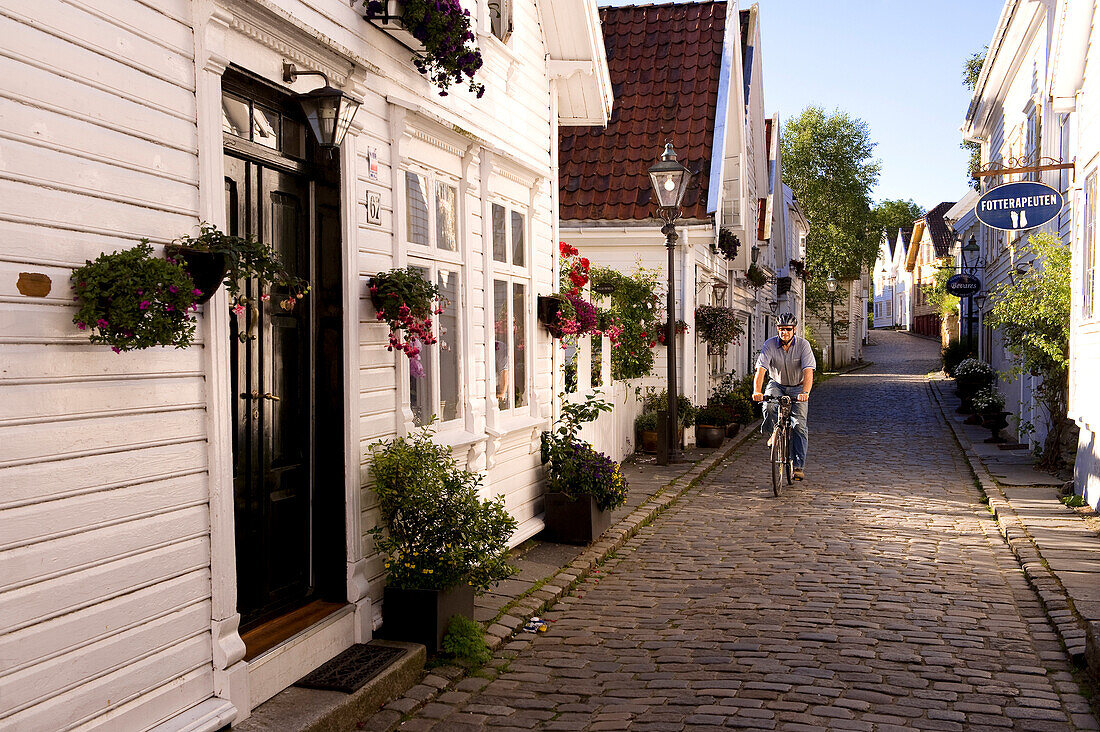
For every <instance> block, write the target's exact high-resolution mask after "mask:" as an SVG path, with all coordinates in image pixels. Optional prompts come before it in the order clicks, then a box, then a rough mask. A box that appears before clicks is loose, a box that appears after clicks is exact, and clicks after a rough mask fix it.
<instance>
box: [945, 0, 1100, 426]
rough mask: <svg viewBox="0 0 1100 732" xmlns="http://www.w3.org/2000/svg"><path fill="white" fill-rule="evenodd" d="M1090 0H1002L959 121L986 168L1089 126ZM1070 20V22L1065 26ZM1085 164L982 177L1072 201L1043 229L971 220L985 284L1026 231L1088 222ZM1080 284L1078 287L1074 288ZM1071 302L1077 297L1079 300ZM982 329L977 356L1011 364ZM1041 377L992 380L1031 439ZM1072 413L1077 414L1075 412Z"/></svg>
mask: <svg viewBox="0 0 1100 732" xmlns="http://www.w3.org/2000/svg"><path fill="white" fill-rule="evenodd" d="M1092 5H1093V3H1091V2H1068V3H1066V2H1055V3H1047V4H1043V3H1037V4H1036V3H1028V2H1022V1H1021V0H1007V2H1005V4H1004V7H1003V8H1002V10H1001V16H1000V18H999V20H998V21H997V27H996V29H995V30H994V33H993V38H992V39H991V41H990V44H989V49H990V50H989V52H988V54H987V56H986V59H985V63H984V65H983V66H982V70H981V73H980V75H979V77H978V81H977V84H976V86H975V89H974V95H973V97H972V99H971V101H970V106H969V109H968V110H967V113H966V120H965V122H964V124H963V135H964V137H965V138H966V139H968V140H972V141H976V142H979V143H981V163H982V165H983V166H984V167H994V168H1000V169H1006V168H1008V169H1011V168H1018V167H1027V166H1028V164H1029V162H1031V163H1034V162H1036V161H1038V160H1039V158H1050V159H1052V160H1055V161H1058V162H1069V163H1072V162H1074V159H1075V153H1076V148H1075V147H1074V145H1075V141H1078V140H1079V139H1080V138H1079V134H1080V131H1079V128H1081V129H1085V128H1087V126H1088V120H1087V118H1085V117H1083V116H1082V115H1081V109H1078V108H1077V107H1076V101H1074V100H1075V99H1076V98H1077V95H1078V94H1080V93H1081V89H1082V88H1083V86H1081V85H1082V84H1083V81H1082V79H1083V77H1081V76H1078V75H1079V74H1083V66H1082V64H1083V59H1084V58H1085V50H1086V48H1087V45H1082V44H1087V37H1086V35H1085V34H1086V31H1089V32H1091V27H1092V25H1091V17H1092ZM1079 13H1083V15H1079ZM1071 19H1072V26H1070V25H1067V23H1068V22H1069V21H1070V20H1071ZM1053 34H1057V39H1058V43H1059V44H1062V45H1061V46H1059V47H1058V52H1057V53H1053V52H1052V49H1054V48H1055V47H1054V46H1053V45H1051V44H1052V40H1051V39H1052V38H1053V37H1054V36H1053ZM1063 52H1064V54H1065V55H1063ZM1052 69H1060V71H1058V73H1059V74H1061V73H1062V72H1065V73H1066V76H1065V77H1062V79H1063V83H1064V84H1065V85H1066V86H1065V87H1062V86H1059V91H1058V92H1057V93H1058V95H1059V101H1058V103H1057V104H1055V103H1054V101H1053V100H1054V91H1053V87H1052V86H1051V84H1052V81H1053V78H1054V75H1053V74H1052ZM1067 80H1068V81H1067ZM1065 89H1069V91H1065ZM1063 92H1064V93H1063ZM1046 162H1049V161H1046ZM1088 165H1089V163H1087V162H1085V161H1083V160H1082V159H1081V158H1080V157H1077V167H1076V168H1075V169H1063V170H1049V171H1045V172H1024V173H1012V172H1006V173H1005V174H1002V175H993V176H987V177H983V178H982V187H981V192H985V191H987V190H989V189H990V188H992V187H994V186H997V185H1000V184H1002V183H1009V182H1014V181H1019V180H1036V181H1040V182H1043V183H1046V184H1048V185H1050V186H1053V187H1054V188H1056V189H1058V190H1059V191H1060V192H1062V193H1063V194H1064V195H1065V196H1066V197H1067V200H1068V201H1070V205H1067V206H1065V207H1064V208H1063V209H1062V212H1061V213H1060V214H1059V215H1058V216H1057V217H1055V219H1054V220H1052V221H1051V222H1049V223H1048V224H1046V225H1044V226H1042V227H1038V228H1033V229H1027V230H1019V231H1015V232H1007V231H999V230H996V229H990V228H989V227H987V226H985V225H984V224H980V225H979V226H978V237H977V239H978V245H979V247H980V248H981V253H980V256H981V259H982V264H983V266H984V269H983V275H982V286H983V292H985V293H989V292H992V291H994V290H995V288H996V287H997V285H999V284H1000V283H1004V282H1009V281H1011V278H1012V277H1013V276H1014V274H1015V272H1016V270H1017V267H1018V266H1019V267H1025V268H1026V267H1027V266H1029V262H1028V256H1027V254H1026V252H1025V251H1024V250H1023V249H1022V247H1021V244H1023V243H1025V242H1026V240H1027V237H1028V235H1029V234H1033V233H1037V232H1049V233H1052V234H1055V235H1058V236H1060V237H1061V238H1062V241H1063V242H1066V243H1067V245H1069V243H1070V242H1071V241H1073V240H1074V238H1075V232H1079V231H1082V230H1084V229H1085V228H1087V227H1084V226H1083V225H1082V221H1083V220H1082V219H1081V216H1082V215H1083V212H1084V210H1085V209H1086V208H1087V207H1084V206H1083V203H1082V201H1080V200H1078V199H1080V198H1082V197H1083V195H1084V193H1083V189H1082V185H1083V183H1084V179H1083V178H1081V177H1080V174H1084V173H1085V171H1086V169H1087V166H1088ZM1078 238H1079V237H1078ZM1077 292H1082V291H1081V290H1080V289H1078V290H1077ZM1078 297H1079V298H1080V297H1081V295H1078ZM1078 302H1079V303H1083V300H1081V299H1079V300H1078ZM991 307H992V298H989V299H987V300H986V301H985V303H984V306H983V308H984V309H983V312H982V316H984V315H985V314H986V312H987V311H988V310H989V309H990V308H991ZM1081 307H1084V306H1083V305H1082V306H1081ZM1082 312H1083V311H1082V310H1081V308H1078V310H1077V316H1076V317H1077V318H1078V320H1076V321H1075V322H1076V323H1079V324H1080V325H1081V326H1083V327H1084V330H1082V331H1076V332H1075V335H1084V334H1085V333H1086V332H1087V331H1088V326H1086V325H1085V323H1086V322H1087V321H1088V320H1089V318H1087V317H1083V316H1082V315H1081V314H1082ZM979 327H980V331H981V338H980V339H979V354H980V357H981V358H982V359H983V360H985V361H988V362H989V363H990V364H992V366H993V368H994V369H996V370H997V371H998V372H1001V373H1002V375H1003V374H1004V373H1006V372H1008V371H1009V370H1010V369H1011V368H1012V365H1013V361H1012V356H1011V354H1009V353H1008V352H1007V351H1006V349H1005V348H1004V344H1003V341H1002V339H1001V336H1000V334H999V333H998V332H996V331H995V330H994V329H993V328H991V327H988V326H987V325H986V322H985V319H984V317H982V319H981V320H980V324H979ZM1086 340H1087V339H1086ZM1076 348H1077V346H1076V340H1075V341H1074V342H1073V343H1071V351H1073V352H1074V353H1075V354H1076V353H1077V351H1076ZM1075 358H1076V355H1075ZM1077 363H1081V362H1077ZM1078 368H1079V367H1078ZM1039 379H1040V377H1038V376H1031V375H1023V376H1020V377H1017V378H1014V379H1008V378H1004V377H1003V376H1002V377H1001V378H999V379H998V384H997V386H998V388H999V389H1000V391H1001V392H1002V393H1003V394H1004V395H1005V397H1006V402H1007V403H1006V405H1005V409H1007V410H1009V411H1010V412H1012V413H1013V414H1014V415H1015V416H1016V417H1017V418H1018V421H1019V422H1020V423H1021V424H1022V425H1027V424H1030V425H1033V426H1034V431H1028V430H1026V429H1024V430H1021V432H1020V434H1019V438H1020V439H1021V441H1026V442H1028V443H1030V445H1031V446H1032V447H1034V446H1035V445H1041V444H1043V442H1044V441H1045V439H1046V427H1045V425H1046V417H1045V415H1044V413H1043V410H1042V407H1041V405H1039V403H1038V402H1037V400H1036V399H1035V396H1034V395H1035V389H1036V387H1037V386H1038V385H1039ZM1086 388H1087V387H1086ZM1076 403H1078V404H1079V403H1080V402H1076ZM1074 413H1075V414H1082V412H1080V411H1075V412H1074Z"/></svg>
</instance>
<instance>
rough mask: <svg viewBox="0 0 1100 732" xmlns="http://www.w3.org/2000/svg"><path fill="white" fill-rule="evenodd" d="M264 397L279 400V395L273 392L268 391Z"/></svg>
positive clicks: (274, 400)
mask: <svg viewBox="0 0 1100 732" xmlns="http://www.w3.org/2000/svg"><path fill="white" fill-rule="evenodd" d="M264 399H268V400H270V401H273V402H277V401H279V397H277V396H275V395H274V394H272V393H271V392H268V393H266V394H264Z"/></svg>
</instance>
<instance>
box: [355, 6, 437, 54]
mask: <svg viewBox="0 0 1100 732" xmlns="http://www.w3.org/2000/svg"><path fill="white" fill-rule="evenodd" d="M385 6H386V9H385V11H383V13H382V14H381V15H366V14H364V15H363V17H364V18H366V19H367V21H368V22H369V23H370V24H371V25H373V26H375V27H377V28H379V29H381V30H382V31H384V32H385V33H386V34H387V35H389V37H390V38H392V39H394V40H395V41H397V42H398V43H400V44H401V45H402V46H404V47H405V48H407V49H409V50H410V51H412V52H413V53H420V52H421V51H423V50H424V44H423V43H421V42H420V41H419V40H417V39H416V37H415V36H414V35H413V34H412V33H410V32H409V30H408V28H406V27H405V24H404V23H403V22H402V21H401V16H402V14H403V13H404V11H405V3H403V2H402V1H401V0H385Z"/></svg>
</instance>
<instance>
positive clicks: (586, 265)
mask: <svg viewBox="0 0 1100 732" xmlns="http://www.w3.org/2000/svg"><path fill="white" fill-rule="evenodd" d="M580 263H581V269H583V270H584V271H585V272H587V271H588V268H589V267H590V266H591V265H592V263H591V262H589V261H588V258H587V257H581V258H580Z"/></svg>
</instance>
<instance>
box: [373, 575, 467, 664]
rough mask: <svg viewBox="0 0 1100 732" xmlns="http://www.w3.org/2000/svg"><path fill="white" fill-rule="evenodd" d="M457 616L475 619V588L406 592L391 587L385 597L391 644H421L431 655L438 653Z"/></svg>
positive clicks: (385, 619)
mask: <svg viewBox="0 0 1100 732" xmlns="http://www.w3.org/2000/svg"><path fill="white" fill-rule="evenodd" d="M455 615H465V616H466V617H468V618H470V619H473V617H474V588H473V587H470V586H469V585H460V586H457V587H452V588H450V589H449V590H403V589H400V588H398V587H387V588H386V590H385V593H384V594H383V596H382V635H381V637H383V638H386V639H388V640H398V641H408V642H410V643H419V644H421V645H422V646H424V647H425V648H427V649H428V653H429V654H432V653H438V652H439V650H440V648H441V647H442V645H443V636H444V635H446V633H447V623H449V622H450V620H451V618H453V617H454V616H455Z"/></svg>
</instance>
